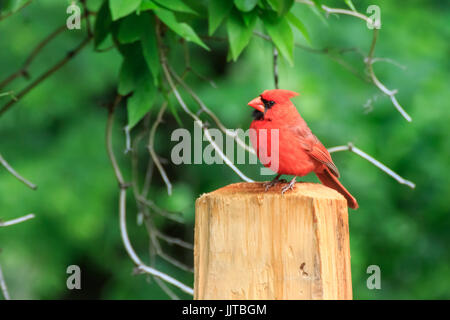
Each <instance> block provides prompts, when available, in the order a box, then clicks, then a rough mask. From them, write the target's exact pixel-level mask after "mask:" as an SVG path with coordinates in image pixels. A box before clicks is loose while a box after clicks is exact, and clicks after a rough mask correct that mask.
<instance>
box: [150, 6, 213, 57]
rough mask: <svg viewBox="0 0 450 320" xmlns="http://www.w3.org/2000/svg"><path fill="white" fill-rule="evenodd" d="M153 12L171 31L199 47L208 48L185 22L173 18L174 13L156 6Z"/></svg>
mask: <svg viewBox="0 0 450 320" xmlns="http://www.w3.org/2000/svg"><path fill="white" fill-rule="evenodd" d="M155 13H156V15H157V16H158V18H159V19H160V20H161V21H162V22H164V24H165V25H166V26H168V27H169V29H171V30H172V31H173V32H175V33H176V34H178V35H179V36H180V37H182V38H183V39H185V40H186V41H190V42H193V43H195V44H198V45H199V46H200V47H202V48H204V49H206V50H208V51H209V50H210V49H209V48H208V46H207V45H206V44H205V43H204V42H203V41H202V40H201V39H200V38H199V36H198V35H197V34H196V33H195V31H194V30H193V29H192V28H191V26H189V25H188V24H187V23H184V22H178V21H177V19H176V18H175V15H174V14H173V13H172V12H171V11H169V10H166V9H163V8H158V9H155Z"/></svg>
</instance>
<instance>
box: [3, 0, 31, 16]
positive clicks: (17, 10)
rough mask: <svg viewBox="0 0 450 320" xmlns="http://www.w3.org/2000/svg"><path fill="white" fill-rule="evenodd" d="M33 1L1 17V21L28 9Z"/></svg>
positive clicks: (29, 0)
mask: <svg viewBox="0 0 450 320" xmlns="http://www.w3.org/2000/svg"><path fill="white" fill-rule="evenodd" d="M32 1H33V0H28V1H27V2H25V3H24V4H23V5H21V6H20V7H19V8H17V9H16V10H14V11H11V12H8V13H7V14H5V15H3V16H0V21H2V20H4V19H6V18H8V17H9V16H11V15H13V14H15V13H17V12H19V11H20V10H22V9H23V8H25V7H27V6H28V5H29V4H30V3H31V2H32Z"/></svg>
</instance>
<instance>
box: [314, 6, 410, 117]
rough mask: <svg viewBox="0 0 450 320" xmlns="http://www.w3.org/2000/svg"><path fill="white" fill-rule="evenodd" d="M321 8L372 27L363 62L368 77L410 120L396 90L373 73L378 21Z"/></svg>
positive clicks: (343, 11) (348, 12)
mask: <svg viewBox="0 0 450 320" xmlns="http://www.w3.org/2000/svg"><path fill="white" fill-rule="evenodd" d="M322 9H323V10H324V11H325V12H326V13H327V14H330V13H334V14H344V15H349V16H354V17H357V18H359V19H361V20H364V21H366V22H367V23H368V24H369V25H371V26H372V28H373V38H372V43H371V46H370V50H369V54H368V55H367V58H365V59H364V63H365V64H366V68H367V71H368V74H369V76H370V79H371V80H372V83H373V84H374V85H375V86H376V87H377V88H378V89H379V90H380V91H381V92H383V93H384V94H385V95H387V96H388V97H389V98H390V99H391V102H392V104H393V105H394V107H395V108H396V109H397V111H398V112H399V113H400V114H401V115H402V116H403V118H405V119H406V121H408V122H411V121H412V118H411V116H410V115H409V114H408V113H407V112H406V111H405V110H404V109H403V108H402V106H401V105H400V103H399V102H398V100H397V98H396V96H395V95H396V94H397V92H398V91H397V90H395V89H394V90H389V89H388V88H386V86H385V85H384V84H383V83H381V81H380V80H379V79H378V78H377V76H376V75H375V72H374V70H373V63H374V61H377V60H375V58H374V53H375V45H376V42H377V39H378V32H379V28H380V25H379V21H376V20H375V21H373V20H372V19H371V18H370V17H367V16H365V15H364V14H362V13H359V12H356V11H351V10H345V9H337V8H330V7H327V6H325V5H322Z"/></svg>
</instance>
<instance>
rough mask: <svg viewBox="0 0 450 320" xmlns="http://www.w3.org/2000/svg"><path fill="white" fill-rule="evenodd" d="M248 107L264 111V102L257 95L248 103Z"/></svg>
mask: <svg viewBox="0 0 450 320" xmlns="http://www.w3.org/2000/svg"><path fill="white" fill-rule="evenodd" d="M248 105H249V106H250V107H253V108H255V109H256V110H258V111H260V112H263V113H264V111H265V110H264V103H263V102H262V100H261V97H257V98H255V99H253V100H252V101H250V102H249V103H248Z"/></svg>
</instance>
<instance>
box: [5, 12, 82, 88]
mask: <svg viewBox="0 0 450 320" xmlns="http://www.w3.org/2000/svg"><path fill="white" fill-rule="evenodd" d="M87 16H88V14H87V13H86V14H84V15H83V16H81V20H83V19H84V18H87ZM65 30H67V26H66V24H65V23H64V24H63V25H61V26H60V27H58V28H57V29H56V30H54V31H53V32H51V33H50V34H49V35H48V36H47V37H45V38H44V39H43V40H42V41H41V42H39V43H38V44H37V45H36V47H35V48H34V49H33V51H31V53H30V54H29V55H28V57H27V58H26V59H25V62H24V63H23V65H22V67H21V68H20V69H19V70H17V71H16V72H14V73H12V74H11V75H9V76H8V77H7V78H6V79H4V80H3V81H1V82H0V89H1V88H3V87H4V86H6V85H7V84H9V83H10V82H12V81H13V80H14V79H16V78H17V77H19V76H24V77H25V78H28V77H29V74H28V67H29V66H30V64H31V63H32V62H33V61H34V59H35V58H36V57H37V55H38V54H39V53H40V52H41V51H42V49H44V48H45V47H46V46H47V45H48V44H49V43H50V42H51V41H52V40H53V39H55V38H56V36H58V35H59V34H60V33H62V32H63V31H65Z"/></svg>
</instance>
